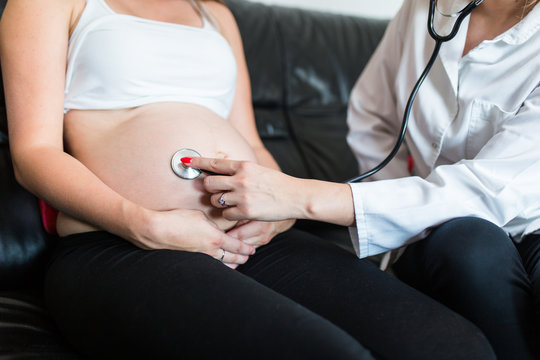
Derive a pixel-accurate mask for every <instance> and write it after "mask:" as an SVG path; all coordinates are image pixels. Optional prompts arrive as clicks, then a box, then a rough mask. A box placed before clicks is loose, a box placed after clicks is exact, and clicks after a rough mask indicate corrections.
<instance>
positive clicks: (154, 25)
mask: <svg viewBox="0 0 540 360" xmlns="http://www.w3.org/2000/svg"><path fill="white" fill-rule="evenodd" d="M201 15H202V14H201ZM202 17H203V21H204V26H203V27H202V28H198V27H192V26H186V25H178V24H173V23H167V22H161V21H155V20H149V19H144V18H140V17H137V16H132V15H125V14H119V13H116V12H114V11H113V10H112V9H111V8H110V7H109V6H108V5H107V4H106V3H105V1H104V0H87V3H86V8H85V9H84V11H83V13H82V15H81V17H80V20H79V23H78V24H77V26H76V28H75V29H74V31H73V34H72V36H71V38H70V41H69V49H68V64H67V73H66V87H65V94H64V95H65V99H64V112H68V111H69V110H72V109H82V110H111V109H126V108H132V107H136V106H140V105H144V104H149V103H156V102H184V103H191V104H197V105H201V106H204V107H206V108H208V109H210V110H212V111H214V112H215V113H217V114H218V115H220V116H221V117H223V118H225V119H226V118H228V116H229V113H230V110H231V107H232V104H233V100H234V94H235V88H236V61H235V58H234V54H233V52H232V49H231V47H230V45H229V43H228V42H227V40H226V39H225V38H224V37H223V36H222V35H221V34H220V33H219V31H217V29H216V27H215V26H214V25H212V24H211V23H210V22H209V19H207V18H206V16H202Z"/></svg>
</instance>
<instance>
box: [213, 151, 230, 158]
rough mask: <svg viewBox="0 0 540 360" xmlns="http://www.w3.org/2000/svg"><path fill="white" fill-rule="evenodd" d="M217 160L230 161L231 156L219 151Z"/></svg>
mask: <svg viewBox="0 0 540 360" xmlns="http://www.w3.org/2000/svg"><path fill="white" fill-rule="evenodd" d="M216 158H218V159H228V158H229V154H226V153H224V152H222V151H218V152H216Z"/></svg>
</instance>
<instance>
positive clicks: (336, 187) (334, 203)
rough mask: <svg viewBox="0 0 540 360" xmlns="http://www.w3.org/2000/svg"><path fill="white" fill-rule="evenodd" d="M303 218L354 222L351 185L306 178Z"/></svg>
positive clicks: (349, 224) (335, 222) (338, 223)
mask: <svg viewBox="0 0 540 360" xmlns="http://www.w3.org/2000/svg"><path fill="white" fill-rule="evenodd" d="M305 181H309V182H310V184H305V185H304V188H305V189H306V190H305V191H304V192H303V194H304V197H303V209H304V215H303V217H302V218H303V219H308V220H317V221H324V222H329V223H333V224H337V225H343V226H351V225H352V224H354V205H353V197H352V192H351V189H350V186H349V185H347V184H340V183H332V182H326V181H320V180H305Z"/></svg>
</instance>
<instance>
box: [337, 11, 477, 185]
mask: <svg viewBox="0 0 540 360" xmlns="http://www.w3.org/2000/svg"><path fill="white" fill-rule="evenodd" d="M483 1H484V0H475V1H471V2H470V3H469V4H468V5H467V6H466V7H465V8H463V9H462V10H461V11H460V12H459V15H458V17H457V19H456V22H455V23H454V26H453V27H452V29H451V31H450V33H449V34H448V35H445V36H441V35H439V34H438V33H437V31H435V28H434V25H433V21H434V18H435V6H436V4H435V0H431V1H430V4H429V15H428V22H427V25H428V33H429V35H430V36H431V37H432V38H433V39H434V40H435V47H434V49H433V53H432V54H431V57H430V59H429V61H428V63H427V65H426V67H425V68H424V71H423V72H422V74H421V75H420V77H419V78H418V80H417V82H416V84H415V85H414V87H413V89H412V91H411V94H410V96H409V99H408V101H407V105H406V106H405V110H404V111H403V119H402V121H401V129H400V131H399V135H398V138H397V140H396V143H395V145H394V147H393V149H392V151H391V152H390V153H389V154H388V156H387V157H386V158H385V159H384V160H383V161H381V163H380V164H379V165H377V166H375V167H374V168H373V169H371V170H369V171H366V172H364V173H362V174H360V175H359V176H357V177H354V178H352V179H349V180H347V181H345V183H346V184H351V183H356V182H360V181H362V180H364V179H365V178H367V177H370V176H372V175H373V174H375V173H377V172H379V171H380V170H381V169H383V168H384V167H385V166H386V165H388V163H390V161H392V159H393V158H394V157H395V156H396V154H397V153H398V151H399V149H400V147H401V145H402V144H403V141H404V140H405V134H406V133H407V127H408V124H409V118H410V115H411V110H412V106H413V104H414V100H415V99H416V95H417V94H418V91H419V90H420V87H421V86H422V84H423V83H424V80H425V79H426V77H427V76H428V74H429V72H430V71H431V68H432V67H433V64H434V63H435V60H437V56H438V55H439V52H440V50H441V46H442V44H443V43H444V42H447V41H450V40H452V39H453V38H454V37H455V36H456V35H457V33H458V31H459V28H460V26H461V23H462V22H463V20H464V19H465V18H466V17H467V16H468V15H469V14H470V13H471V12H472V11H473V10H474V9H476V7H478V5H480V4H481V3H482V2H483Z"/></svg>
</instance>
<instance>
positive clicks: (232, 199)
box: [182, 157, 305, 221]
mask: <svg viewBox="0 0 540 360" xmlns="http://www.w3.org/2000/svg"><path fill="white" fill-rule="evenodd" d="M182 161H183V162H184V165H185V166H191V167H194V168H199V169H202V170H207V171H211V172H214V173H218V174H223V176H219V175H218V176H208V177H206V178H205V179H204V188H205V189H206V191H208V192H209V193H211V194H212V195H211V198H210V199H211V203H212V205H213V206H214V207H216V208H220V209H223V213H222V214H223V217H225V218H226V219H228V220H246V219H247V220H263V221H279V220H288V219H296V218H304V217H305V216H304V213H303V209H302V205H301V204H302V201H301V200H300V197H301V195H302V192H301V188H300V187H301V180H300V179H297V178H294V177H291V176H288V175H285V174H283V173H282V172H279V171H277V170H273V169H269V168H266V167H263V166H260V165H258V164H255V163H252V162H246V161H234V160H225V159H209V158H200V157H196V158H187V159H186V158H184V159H182Z"/></svg>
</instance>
